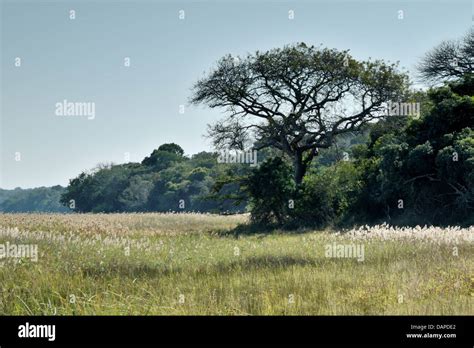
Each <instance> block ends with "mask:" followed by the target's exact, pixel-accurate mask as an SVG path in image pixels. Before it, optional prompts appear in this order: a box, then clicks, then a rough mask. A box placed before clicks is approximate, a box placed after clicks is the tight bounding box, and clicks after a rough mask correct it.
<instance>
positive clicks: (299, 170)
mask: <svg viewBox="0 0 474 348" xmlns="http://www.w3.org/2000/svg"><path fill="white" fill-rule="evenodd" d="M294 171H295V184H296V187H298V188H299V187H301V184H302V182H303V177H304V175H305V174H306V165H305V164H304V163H303V154H302V153H301V152H299V151H298V152H297V153H296V154H295V156H294Z"/></svg>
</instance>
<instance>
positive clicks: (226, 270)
mask: <svg viewBox="0 0 474 348" xmlns="http://www.w3.org/2000/svg"><path fill="white" fill-rule="evenodd" d="M347 262H353V263H356V264H357V263H358V262H357V261H356V260H355V259H337V258H325V257H317V258H304V257H298V256H292V255H280V256H274V255H262V256H251V257H246V258H242V259H240V260H235V261H231V262H218V263H216V264H208V265H203V266H202V267H197V268H193V267H190V268H187V267H185V268H182V267H171V266H169V265H143V264H127V263H115V264H109V265H101V266H99V265H96V266H94V265H90V266H88V267H85V268H83V269H82V272H83V274H84V275H85V276H86V277H92V278H100V279H103V278H116V277H119V278H131V279H136V278H138V279H144V278H145V279H148V278H160V277H167V276H173V275H180V274H185V273H186V274H187V275H194V276H211V275H229V274H230V273H232V272H235V271H240V272H242V271H244V272H245V271H246V270H248V271H255V270H261V271H263V270H267V271H268V270H283V269H286V268H289V267H293V266H300V267H304V266H311V267H319V268H324V267H326V266H329V265H332V264H335V263H337V264H342V263H347ZM366 263H367V262H366V261H365V262H362V263H359V264H361V265H362V264H366Z"/></svg>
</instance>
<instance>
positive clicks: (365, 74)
mask: <svg viewBox="0 0 474 348" xmlns="http://www.w3.org/2000/svg"><path fill="white" fill-rule="evenodd" d="M407 83H408V78H407V76H406V75H404V74H401V73H399V72H398V71H397V66H396V65H395V64H390V65H389V64H386V63H384V62H383V61H379V60H377V61H362V62H359V61H356V60H355V59H353V58H352V57H351V56H350V55H349V53H348V51H337V50H335V49H321V48H315V47H314V46H306V45H305V44H304V43H300V44H297V45H293V46H285V47H284V48H281V49H279V48H278V49H272V50H270V51H267V52H263V53H261V52H258V51H257V52H256V53H255V54H249V55H248V56H247V57H246V58H245V59H240V58H238V57H236V58H234V57H232V56H231V55H228V56H225V57H223V58H222V59H221V60H219V61H218V63H217V67H216V68H215V69H214V70H213V71H212V72H211V73H210V74H209V75H208V76H207V77H205V78H203V79H201V80H199V81H198V82H197V83H196V84H195V85H194V89H193V96H192V98H191V102H192V103H195V104H198V103H204V104H206V105H208V106H209V107H211V108H224V109H225V110H226V111H227V112H228V116H227V118H225V119H224V120H221V121H219V122H217V123H216V124H214V125H212V126H210V127H209V136H210V137H212V138H213V140H214V145H215V146H216V147H217V148H222V147H230V148H241V149H242V148H243V147H245V145H246V143H248V142H249V141H250V139H253V140H255V144H256V145H255V146H254V148H256V149H257V150H259V149H263V148H267V147H270V148H277V149H279V150H281V151H282V152H283V153H285V154H287V155H288V156H290V158H291V159H292V161H293V177H294V181H295V183H296V184H297V185H300V184H301V183H302V180H303V177H304V175H305V173H306V171H307V168H308V166H309V164H310V163H311V161H312V160H313V158H314V157H315V156H316V155H317V154H318V151H319V149H322V148H328V147H330V146H331V145H332V144H333V142H334V139H335V138H336V136H338V135H340V134H345V133H348V132H353V131H355V130H358V129H360V128H361V127H362V126H363V125H365V124H367V123H368V122H370V121H371V120H374V119H377V118H379V117H382V116H383V115H385V114H386V110H385V106H384V103H385V102H387V101H388V100H397V99H399V97H400V96H401V95H402V94H403V93H404V91H405V90H406V87H407Z"/></svg>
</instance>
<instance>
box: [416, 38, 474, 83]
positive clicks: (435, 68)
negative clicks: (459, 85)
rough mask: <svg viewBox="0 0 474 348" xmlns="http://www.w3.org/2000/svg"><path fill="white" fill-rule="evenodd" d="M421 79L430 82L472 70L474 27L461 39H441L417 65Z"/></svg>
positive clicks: (462, 74) (455, 77) (449, 78)
mask: <svg viewBox="0 0 474 348" xmlns="http://www.w3.org/2000/svg"><path fill="white" fill-rule="evenodd" d="M418 70H419V71H420V75H421V77H422V78H423V79H426V80H428V81H431V82H441V81H443V80H452V79H459V78H461V77H463V76H465V75H466V74H472V73H473V71H474V29H471V30H470V31H469V32H468V33H467V34H466V35H465V36H464V37H463V38H462V39H461V40H451V41H443V42H441V43H440V44H439V45H438V46H436V47H435V48H433V49H432V50H431V51H429V52H428V53H426V55H425V57H424V58H423V60H422V61H421V63H420V64H419V66H418Z"/></svg>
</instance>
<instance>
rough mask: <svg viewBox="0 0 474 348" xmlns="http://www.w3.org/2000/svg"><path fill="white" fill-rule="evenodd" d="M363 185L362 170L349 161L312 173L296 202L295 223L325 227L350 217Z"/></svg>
mask: <svg viewBox="0 0 474 348" xmlns="http://www.w3.org/2000/svg"><path fill="white" fill-rule="evenodd" d="M361 187H362V181H361V173H359V172H358V168H356V167H355V166H354V164H353V163H352V162H349V161H340V162H337V163H336V164H334V165H332V166H330V167H322V168H320V169H319V170H317V171H314V172H312V173H310V174H309V175H308V176H307V177H306V178H305V180H304V182H303V188H302V191H301V192H300V194H299V197H298V200H297V201H296V204H295V211H294V212H293V213H292V218H293V224H294V225H306V226H315V227H322V226H325V225H328V224H337V223H339V222H341V221H343V220H344V219H348V218H349V217H348V213H349V209H350V208H351V207H352V205H353V204H354V202H355V200H356V199H357V197H358V195H359V193H360V190H361Z"/></svg>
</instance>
